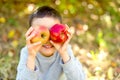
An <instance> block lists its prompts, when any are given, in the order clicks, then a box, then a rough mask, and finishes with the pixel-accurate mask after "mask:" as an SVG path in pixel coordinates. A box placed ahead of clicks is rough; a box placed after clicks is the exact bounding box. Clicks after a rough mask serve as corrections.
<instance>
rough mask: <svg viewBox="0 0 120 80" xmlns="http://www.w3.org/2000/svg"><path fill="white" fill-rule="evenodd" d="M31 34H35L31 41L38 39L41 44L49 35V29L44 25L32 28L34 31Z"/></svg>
mask: <svg viewBox="0 0 120 80" xmlns="http://www.w3.org/2000/svg"><path fill="white" fill-rule="evenodd" d="M31 34H35V37H33V38H32V39H31V43H35V42H39V41H40V42H41V43H42V44H45V43H46V42H47V41H48V40H49V37H50V32H49V29H48V28H46V27H45V26H40V27H38V28H36V29H34V31H33V32H32V33H31Z"/></svg>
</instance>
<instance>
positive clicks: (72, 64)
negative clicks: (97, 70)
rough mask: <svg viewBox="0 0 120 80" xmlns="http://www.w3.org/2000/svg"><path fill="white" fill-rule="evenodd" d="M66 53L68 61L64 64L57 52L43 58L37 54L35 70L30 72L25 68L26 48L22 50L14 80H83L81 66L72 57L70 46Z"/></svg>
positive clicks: (83, 75) (83, 74)
mask: <svg viewBox="0 0 120 80" xmlns="http://www.w3.org/2000/svg"><path fill="white" fill-rule="evenodd" d="M67 51H68V53H69V56H70V60H69V61H68V62H67V63H65V64H64V63H63V61H62V59H61V57H60V55H59V53H57V51H56V52H55V54H54V55H53V56H51V57H45V56H42V55H41V54H40V53H38V54H37V56H36V62H35V64H36V65H35V66H36V68H35V70H34V71H32V70H30V69H29V68H27V66H26V62H27V57H28V50H27V47H24V48H22V50H21V53H20V61H19V64H18V67H17V77H16V80H85V77H86V76H85V73H84V71H83V69H82V65H81V64H80V62H79V61H78V60H77V59H76V58H75V57H74V55H73V52H72V49H71V47H70V46H68V48H67Z"/></svg>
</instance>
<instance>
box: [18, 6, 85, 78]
mask: <svg viewBox="0 0 120 80" xmlns="http://www.w3.org/2000/svg"><path fill="white" fill-rule="evenodd" d="M61 23H62V19H61V16H60V14H59V13H58V12H57V11H56V10H55V9H53V8H51V7H48V6H43V7H40V8H38V9H37V10H36V11H35V12H34V13H33V14H32V15H31V17H30V20H29V25H30V28H29V30H28V31H27V32H26V34H25V36H26V46H25V47H24V48H22V50H21V54H20V55H21V56H20V62H19V65H18V68H17V78H16V80H85V74H84V71H83V69H82V65H81V64H80V62H79V61H78V60H77V59H76V58H75V57H74V55H73V52H72V49H71V47H70V45H69V41H70V40H71V38H72V33H71V32H70V28H68V32H69V34H67V35H68V39H67V40H66V41H65V42H64V43H63V44H59V43H54V42H52V41H49V42H47V43H46V44H43V45H42V44H41V43H40V42H36V43H31V42H30V40H31V39H32V38H33V37H34V36H35V34H31V33H32V31H33V30H34V29H35V28H37V27H38V26H40V25H44V26H46V27H47V28H48V29H50V28H51V27H52V26H53V25H54V24H61Z"/></svg>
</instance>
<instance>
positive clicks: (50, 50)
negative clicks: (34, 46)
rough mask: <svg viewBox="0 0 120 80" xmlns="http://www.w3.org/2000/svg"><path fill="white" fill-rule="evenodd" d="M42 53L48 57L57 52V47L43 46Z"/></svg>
mask: <svg viewBox="0 0 120 80" xmlns="http://www.w3.org/2000/svg"><path fill="white" fill-rule="evenodd" d="M40 53H41V54H42V55H44V56H46V57H49V56H52V55H53V54H54V53H55V48H54V47H52V48H45V47H42V48H41V49H40Z"/></svg>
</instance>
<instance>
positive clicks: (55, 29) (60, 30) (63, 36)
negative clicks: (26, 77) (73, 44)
mask: <svg viewBox="0 0 120 80" xmlns="http://www.w3.org/2000/svg"><path fill="white" fill-rule="evenodd" d="M67 33H68V31H67V29H66V26H65V25H63V24H55V25H54V26H52V27H51V28H50V39H51V40H52V41H53V42H56V43H64V42H65V41H66V40H67V39H68V36H67Z"/></svg>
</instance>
